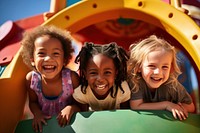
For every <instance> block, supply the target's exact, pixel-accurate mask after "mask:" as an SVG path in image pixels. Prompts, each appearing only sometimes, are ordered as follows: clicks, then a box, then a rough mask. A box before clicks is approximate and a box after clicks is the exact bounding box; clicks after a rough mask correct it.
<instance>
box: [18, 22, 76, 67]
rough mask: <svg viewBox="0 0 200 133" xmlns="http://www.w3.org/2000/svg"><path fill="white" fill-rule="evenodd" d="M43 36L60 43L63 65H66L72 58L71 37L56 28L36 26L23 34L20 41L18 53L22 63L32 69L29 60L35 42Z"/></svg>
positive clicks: (31, 56)
mask: <svg viewBox="0 0 200 133" xmlns="http://www.w3.org/2000/svg"><path fill="white" fill-rule="evenodd" d="M43 35H48V36H50V37H51V38H56V39H58V40H59V41H60V42H61V44H62V47H63V51H64V58H65V60H66V62H65V63H66V64H68V63H69V61H70V59H71V58H72V53H73V52H74V49H73V47H72V42H71V41H72V38H71V35H70V33H69V32H67V31H65V30H63V29H60V28H58V27H55V26H53V25H49V26H38V27H36V28H35V29H33V30H32V31H31V32H25V34H24V36H23V39H22V41H21V46H22V49H21V51H20V54H21V55H22V58H23V61H24V63H25V64H26V65H27V66H28V67H30V68H31V69H33V67H32V65H31V60H30V59H31V58H33V52H34V49H35V40H36V39H37V38H38V37H41V36H43Z"/></svg>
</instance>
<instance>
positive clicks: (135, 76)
mask: <svg viewBox="0 0 200 133" xmlns="http://www.w3.org/2000/svg"><path fill="white" fill-rule="evenodd" d="M179 74H180V69H179V67H178V65H177V59H176V52H175V48H174V47H173V46H171V45H170V44H169V43H168V42H167V41H165V40H163V39H160V38H157V37H156V36H155V35H152V36H150V37H149V38H146V39H144V40H142V41H141V42H139V43H138V44H132V45H131V46H130V60H129V61H128V77H129V83H130V86H131V89H132V91H131V93H132V94H131V100H130V107H131V109H134V110H168V111H170V112H172V114H173V117H174V118H175V119H177V117H178V118H179V119H180V120H183V119H186V118H187V117H188V112H193V111H194V109H195V108H194V104H193V102H192V99H191V97H190V95H189V94H188V93H187V91H186V89H185V88H184V87H183V86H182V85H181V84H180V83H179V82H178V80H177V77H178V75H179Z"/></svg>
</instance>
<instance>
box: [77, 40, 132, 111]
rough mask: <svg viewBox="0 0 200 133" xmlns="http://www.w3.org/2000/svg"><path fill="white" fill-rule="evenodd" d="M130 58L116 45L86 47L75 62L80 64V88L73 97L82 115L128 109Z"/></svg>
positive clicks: (89, 44) (90, 44) (88, 45)
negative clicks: (85, 112) (88, 112)
mask: <svg viewBox="0 0 200 133" xmlns="http://www.w3.org/2000/svg"><path fill="white" fill-rule="evenodd" d="M127 60H128V55H127V53H126V51H125V50H124V49H123V48H122V47H120V46H118V45H117V44H116V43H110V44H104V45H100V44H93V43H85V45H84V46H83V47H82V49H81V51H80V52H79V54H78V55H77V57H76V59H75V63H80V66H79V70H80V79H81V81H80V82H81V85H80V86H79V87H78V88H76V89H75V90H74V93H73V97H74V99H75V100H76V101H77V102H79V103H80V105H81V106H80V107H81V109H82V110H83V111H88V110H94V111H99V110H113V109H120V108H125V107H126V106H125V105H126V103H128V100H129V98H130V89H129V86H128V84H127V82H126V81H125V80H126V78H127V65H126V62H127Z"/></svg>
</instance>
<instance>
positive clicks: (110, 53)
mask: <svg viewBox="0 0 200 133" xmlns="http://www.w3.org/2000/svg"><path fill="white" fill-rule="evenodd" d="M97 54H103V55H105V56H107V57H109V58H111V59H113V61H114V65H115V67H116V69H118V73H117V76H116V79H115V85H116V89H117V90H116V91H114V90H113V89H114V88H113V87H112V89H111V96H112V97H113V98H114V97H116V94H117V91H118V87H119V88H120V89H121V90H122V92H124V90H123V88H122V86H121V83H122V81H124V80H126V79H127V60H128V58H129V57H128V55H127V52H126V51H125V50H124V49H123V48H122V47H120V46H118V45H117V44H116V43H115V42H112V43H109V44H104V45H102V44H94V43H91V42H86V43H85V44H84V46H83V47H82V49H81V51H80V52H79V54H78V55H77V57H76V59H75V63H77V64H78V63H79V62H80V66H79V71H80V80H81V81H80V82H81V91H82V92H83V93H84V94H85V93H86V88H87V86H88V82H87V80H86V77H85V75H84V71H85V70H86V67H87V63H88V61H89V59H90V58H91V57H93V56H94V55H97ZM114 92H115V93H114Z"/></svg>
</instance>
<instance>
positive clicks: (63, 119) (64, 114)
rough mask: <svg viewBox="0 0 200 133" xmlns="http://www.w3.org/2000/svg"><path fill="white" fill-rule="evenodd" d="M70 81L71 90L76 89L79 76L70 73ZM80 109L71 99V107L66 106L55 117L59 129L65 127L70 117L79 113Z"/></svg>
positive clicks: (72, 72)
mask: <svg viewBox="0 0 200 133" xmlns="http://www.w3.org/2000/svg"><path fill="white" fill-rule="evenodd" d="M71 80H72V86H73V89H74V88H76V87H78V86H79V84H80V81H79V75H78V74H77V73H76V72H74V71H71ZM79 111H80V108H79V106H78V105H77V103H76V101H75V100H74V99H73V102H72V105H68V106H66V107H65V108H64V109H62V111H61V112H60V113H59V114H58V116H57V120H58V123H59V125H60V126H61V127H63V126H65V125H66V124H69V122H70V119H71V116H72V115H73V114H74V113H75V112H79Z"/></svg>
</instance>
